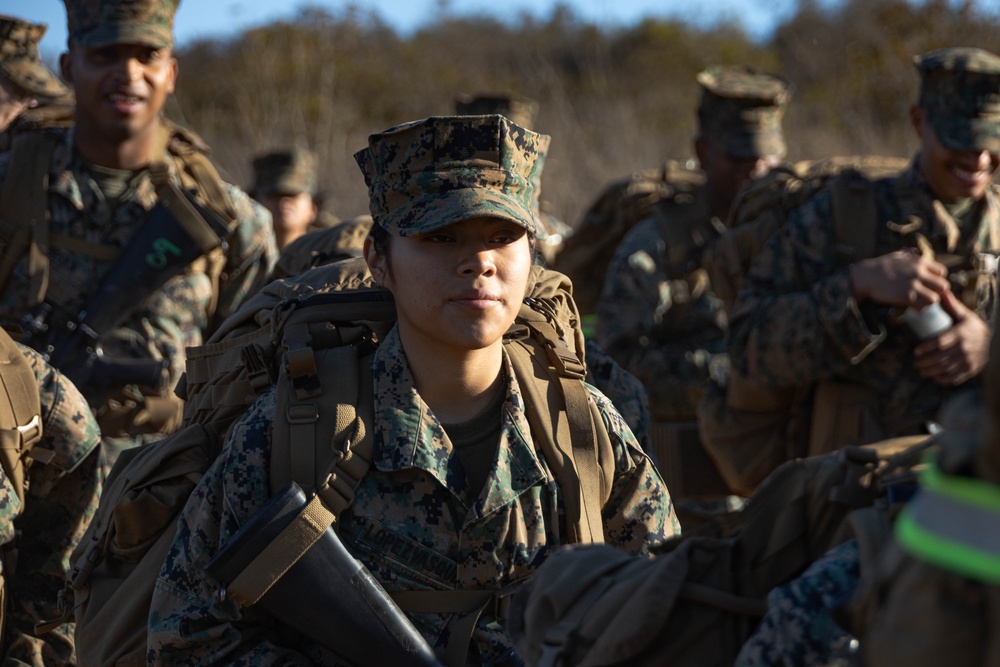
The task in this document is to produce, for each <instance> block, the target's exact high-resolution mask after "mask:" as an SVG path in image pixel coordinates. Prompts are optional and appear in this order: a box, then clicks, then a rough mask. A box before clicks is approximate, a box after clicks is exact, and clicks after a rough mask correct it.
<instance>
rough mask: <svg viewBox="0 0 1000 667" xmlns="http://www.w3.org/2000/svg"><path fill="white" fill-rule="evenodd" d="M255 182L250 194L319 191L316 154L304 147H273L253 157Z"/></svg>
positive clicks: (313, 192) (311, 192)
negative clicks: (282, 149) (317, 188)
mask: <svg viewBox="0 0 1000 667" xmlns="http://www.w3.org/2000/svg"><path fill="white" fill-rule="evenodd" d="M253 171H254V182H253V187H251V188H250V194H252V195H258V194H267V193H270V192H280V193H283V194H299V193H300V192H308V193H309V194H311V195H315V194H316V156H315V155H314V154H313V153H312V152H311V151H309V150H306V149H305V148H293V149H291V150H287V151H274V152H272V153H267V154H265V155H260V156H258V157H257V158H256V159H254V161H253Z"/></svg>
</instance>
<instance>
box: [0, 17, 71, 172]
mask: <svg viewBox="0 0 1000 667" xmlns="http://www.w3.org/2000/svg"><path fill="white" fill-rule="evenodd" d="M47 27H48V26H46V25H45V24H44V23H30V22H28V21H23V20H21V19H17V18H14V17H12V16H0V79H6V80H7V81H9V82H10V83H12V84H14V86H15V87H16V88H18V89H20V91H21V92H23V93H26V94H28V95H31V96H32V97H33V98H34V99H35V102H36V106H34V107H32V108H28V109H26V110H25V111H24V112H22V113H21V114H20V115H19V116H18V117H17V118H15V119H14V120H13V122H11V123H10V124H9V125H8V126H4V122H3V120H0V152H3V151H6V150H9V149H10V142H11V137H12V136H13V134H14V133H15V132H17V131H20V130H22V129H25V128H28V127H40V126H42V125H45V126H50V125H52V124H54V123H55V122H57V121H58V122H60V123H65V122H66V121H68V120H71V119H72V114H73V111H72V97H73V96H72V94H71V93H70V92H69V90H67V88H66V86H65V85H64V84H63V83H62V81H60V80H59V77H57V76H56V75H55V74H54V73H53V72H52V71H50V70H49V68H47V67H46V66H45V65H44V64H43V63H42V60H41V56H40V55H39V53H38V42H39V41H41V39H42V37H44V36H45V31H46V30H47ZM67 99H68V100H69V102H70V104H69V107H67V106H66V105H65V102H66V100H67ZM3 115H4V114H3V113H2V110H0V119H2V117H3Z"/></svg>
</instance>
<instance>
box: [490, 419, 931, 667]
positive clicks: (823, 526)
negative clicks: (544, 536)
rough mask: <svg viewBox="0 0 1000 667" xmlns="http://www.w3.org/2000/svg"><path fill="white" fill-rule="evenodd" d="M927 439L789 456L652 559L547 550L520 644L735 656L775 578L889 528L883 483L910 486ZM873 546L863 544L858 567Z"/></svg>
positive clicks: (665, 655)
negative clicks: (741, 502)
mask: <svg viewBox="0 0 1000 667" xmlns="http://www.w3.org/2000/svg"><path fill="white" fill-rule="evenodd" d="M928 442H929V441H927V439H926V438H924V439H923V440H918V439H915V438H907V439H897V440H893V441H888V442H885V443H877V444H874V445H870V446H866V447H864V448H851V449H849V450H847V451H845V452H840V453H837V454H827V455H825V456H818V457H813V458H809V459H799V460H795V461H788V462H785V463H784V464H783V465H782V466H781V467H779V468H778V469H777V470H775V471H774V472H773V473H772V474H771V475H770V476H769V477H768V478H767V479H766V480H765V481H764V483H762V484H761V485H760V488H759V489H758V490H757V492H756V493H755V494H754V496H753V497H752V498H751V499H750V501H749V502H748V503H747V505H746V507H745V508H744V509H743V510H741V511H739V512H735V513H731V514H728V515H725V516H723V517H719V518H717V519H714V520H712V521H710V522H709V523H706V524H703V525H702V526H699V528H698V529H697V530H695V531H691V532H690V533H686V534H684V535H682V536H680V537H676V538H674V539H672V540H670V541H669V542H667V543H666V545H665V546H664V547H663V548H662V550H660V552H659V553H657V555H656V557H655V558H654V559H652V560H648V559H640V558H635V557H632V556H629V555H627V554H622V553H620V552H618V551H615V550H614V549H611V548H609V547H606V546H586V547H580V548H571V549H565V550H562V551H560V552H557V553H555V554H553V555H552V556H551V557H550V558H549V560H548V561H547V562H546V563H545V564H544V565H543V566H542V568H541V569H540V571H539V573H538V576H537V577H535V578H534V579H533V580H532V581H531V582H529V583H528V584H527V586H526V587H525V588H523V589H522V590H520V591H519V592H518V593H517V594H516V595H515V597H514V601H513V603H512V606H511V613H510V618H509V623H508V628H509V630H510V633H511V636H512V637H513V639H514V642H515V646H516V647H517V649H518V653H519V654H520V655H521V656H522V657H523V658H524V659H525V661H526V662H527V664H530V665H534V666H535V667H611V666H616V667H624V666H625V665H628V666H630V667H646V666H649V667H653V666H658V665H670V666H671V667H704V666H705V665H731V664H733V662H734V660H735V659H736V657H737V655H738V653H739V651H740V648H741V646H742V645H743V644H744V642H746V640H747V639H748V638H749V637H750V635H751V633H752V632H753V631H754V628H755V627H756V626H757V624H758V622H759V620H760V619H761V618H762V617H763V616H764V614H765V613H766V612H767V610H768V605H767V594H768V593H769V592H770V591H771V590H772V589H773V588H775V587H776V586H779V585H781V584H783V583H786V582H788V581H791V580H793V579H795V578H796V577H798V576H799V575H801V574H802V573H803V572H804V571H805V570H806V568H808V567H809V565H810V564H812V563H813V562H814V561H816V560H817V559H818V558H819V557H820V556H822V555H823V554H825V553H826V552H827V551H828V550H829V549H830V548H831V547H834V546H836V545H838V544H841V543H843V542H845V541H847V540H849V539H852V538H855V539H859V541H860V540H862V539H863V540H865V542H866V543H871V542H878V541H880V540H884V539H886V538H888V536H889V534H890V527H889V525H890V524H889V521H888V514H889V509H888V507H889V505H890V503H889V502H888V501H887V497H888V495H887V494H888V491H889V489H898V488H900V487H902V486H907V485H912V484H913V480H914V479H915V472H914V462H915V461H918V460H919V455H920V454H921V453H922V452H923V451H924V450H925V449H926V448H927V447H928V446H929V444H928ZM859 532H860V533H862V535H859ZM875 553H877V548H876V549H873V550H871V551H867V550H865V549H862V567H863V568H865V569H867V568H868V567H870V566H871V562H870V561H867V562H866V561H865V558H868V557H869V555H868V554H871V556H870V557H871V558H874V554H875ZM797 611H800V612H801V613H802V614H808V613H809V611H810V610H809V609H801V610H797Z"/></svg>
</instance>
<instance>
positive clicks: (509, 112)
mask: <svg viewBox="0 0 1000 667" xmlns="http://www.w3.org/2000/svg"><path fill="white" fill-rule="evenodd" d="M455 113H456V114H457V115H459V116H482V115H488V114H495V113H498V114H500V115H501V116H506V117H507V118H508V119H509V120H512V121H514V123H515V124H517V125H520V126H521V127H524V128H527V129H531V128H532V127H534V126H535V116H537V115H538V103H537V102H535V101H534V100H532V99H528V98H527V97H519V96H516V95H504V94H482V95H459V96H458V97H456V98H455Z"/></svg>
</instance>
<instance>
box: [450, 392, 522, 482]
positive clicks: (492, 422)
mask: <svg viewBox="0 0 1000 667" xmlns="http://www.w3.org/2000/svg"><path fill="white" fill-rule="evenodd" d="M505 389H506V384H504V383H501V384H500V391H497V392H496V396H495V397H494V398H493V400H491V401H490V403H489V405H487V406H486V407H485V408H483V410H482V411H481V412H480V413H479V414H478V415H476V416H475V417H473V418H472V419H469V420H467V421H464V422H461V423H459V424H442V425H441V426H442V427H443V428H444V431H445V433H447V434H448V439H449V440H451V444H452V446H453V447H454V448H455V455H456V456H457V457H458V461H459V463H460V464H461V465H462V469H463V470H464V471H465V479H466V489H468V492H469V498H470V499H471V498H478V497H479V493H480V491H482V489H483V487H484V486H486V480H487V478H488V477H489V475H490V470H492V468H493V460H494V459H496V452H497V448H498V447H499V446H500V424H501V419H500V415H501V414H502V410H503V404H504V401H505V400H506V398H507V392H506V391H505Z"/></svg>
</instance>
